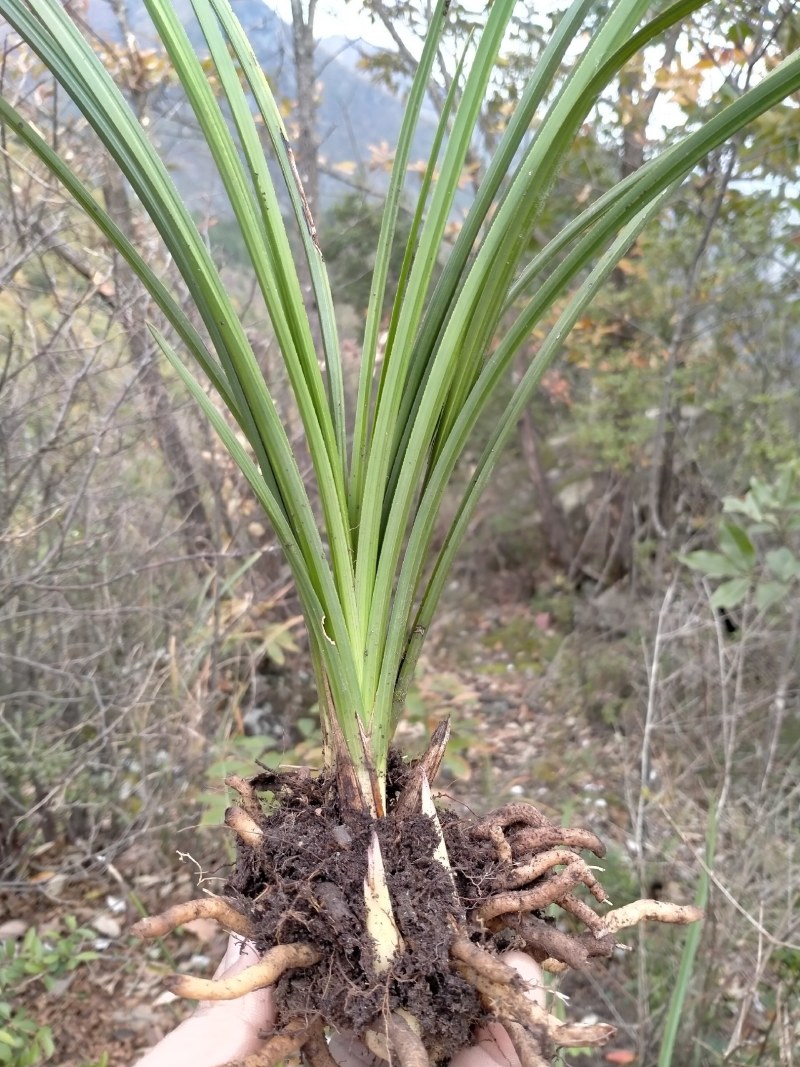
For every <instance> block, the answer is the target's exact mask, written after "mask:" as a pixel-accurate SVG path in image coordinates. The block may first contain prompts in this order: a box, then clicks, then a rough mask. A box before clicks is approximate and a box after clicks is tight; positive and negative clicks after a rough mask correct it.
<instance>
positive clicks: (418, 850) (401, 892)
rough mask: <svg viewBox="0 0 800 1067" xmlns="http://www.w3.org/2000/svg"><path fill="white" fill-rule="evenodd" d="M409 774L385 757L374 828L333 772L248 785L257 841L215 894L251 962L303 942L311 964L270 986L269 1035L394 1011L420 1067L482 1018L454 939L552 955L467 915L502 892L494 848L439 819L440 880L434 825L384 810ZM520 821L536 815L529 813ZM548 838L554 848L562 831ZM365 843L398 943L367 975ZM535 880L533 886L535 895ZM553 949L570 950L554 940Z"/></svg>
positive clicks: (360, 1022) (372, 1019) (504, 868)
mask: <svg viewBox="0 0 800 1067" xmlns="http://www.w3.org/2000/svg"><path fill="white" fill-rule="evenodd" d="M413 766H414V764H413V763H412V764H409V765H406V764H404V763H403V762H402V760H401V759H400V758H399V757H398V755H397V754H394V755H393V759H391V761H390V766H389V777H388V785H387V809H388V814H387V815H386V816H385V817H383V818H379V819H373V818H371V817H370V816H369V815H367V814H363V813H358V812H353V811H350V810H348V811H342V810H341V807H340V800H339V792H338V790H337V780H336V776H335V775H334V774H332V773H322V774H320V775H319V776H317V777H314V776H311V775H309V774H306V773H288V774H287V773H283V774H277V773H273V771H268V773H266V774H262V775H259V776H256V777H255V778H253V779H251V781H250V787H251V789H252V790H253V791H254V792H255V793H256V794H261V795H266V797H267V800H266V803H265V807H263V810H262V811H259V810H258V808H257V805H254V799H255V797H254V796H253V795H251V797H250V800H249V803H250V811H249V814H250V816H251V817H253V816H255V821H256V823H257V825H258V828H259V830H260V837H258V835H256V844H255V845H254V844H253V839H252V835H251V837H250V839H246V838H245V839H242V840H240V841H239V843H238V862H237V865H236V870H235V872H234V874H233V875H231V877H230V878H229V880H228V882H227V885H226V887H225V890H224V895H225V896H227V897H228V898H230V899H231V901H233V902H234V903H235V905H236V906H237V907H238V909H239V910H241V911H242V913H243V914H245V915H246V917H247V919H249V921H250V924H251V926H252V929H253V931H254V933H253V935H252V938H251V939H252V940H253V941H254V942H255V944H256V947H257V949H258V950H259V951H260V952H261V953H266V952H268V951H269V950H271V949H273V947H274V946H277V945H289V944H298V943H306V944H310V945H311V946H313V947H314V949H315V950H316V951H318V952H319V953H320V955H321V957H322V958H321V961H320V962H319V964H317V965H315V966H313V967H307V968H303V969H295V970H290V971H287V972H286V973H285V974H284V975H283V976H282V977H281V978H279V981H278V983H277V985H276V987H275V993H276V1005H277V1019H276V1026H275V1030H276V1031H281V1030H283V1029H284V1028H286V1026H287V1025H288V1024H290V1023H291V1022H292V1021H293V1020H306V1021H307V1020H310V1019H313V1018H316V1017H319V1016H321V1017H322V1018H323V1019H324V1021H325V1022H326V1023H327V1024H329V1025H332V1026H334V1028H335V1029H336V1030H339V1031H346V1032H352V1033H354V1034H356V1035H357V1036H363V1035H364V1034H365V1032H366V1031H368V1030H371V1029H372V1030H373V1029H374V1028H375V1023H377V1020H380V1019H381V1018H387V1017H388V1015H389V1014H391V1013H398V1012H399V1013H401V1014H402V1013H407V1016H413V1018H414V1019H415V1020H416V1022H417V1023H418V1025H419V1031H420V1037H421V1040H422V1042H423V1045H425V1047H426V1050H427V1052H428V1054H429V1056H430V1057H431V1060H432V1061H433V1062H438V1061H444V1060H445V1058H447V1057H449V1056H450V1055H451V1054H452V1050H453V1049H454V1048H462V1047H464V1046H465V1045H467V1044H468V1041H469V1039H470V1035H471V1034H473V1033H474V1030H475V1028H476V1026H479V1025H482V1024H485V1023H487V1022H490V1021H491V1020H492V1019H493V1018H494V1017H495V1016H494V1015H493V1014H492V1013H491V1012H489V1010H487V1009H486V1002H485V998H481V996H480V992H479V991H478V989H477V988H476V985H475V984H474V983H470V982H468V981H466V980H465V978H464V977H462V976H461V974H460V973H459V968H458V966H454V962H453V959H452V957H451V952H450V950H451V946H452V943H453V940H454V938H457V937H459V938H465V937H466V938H468V939H469V941H470V942H473V943H475V944H478V945H480V946H482V947H484V949H490V950H498V951H500V950H505V949H510V947H519V949H525V950H526V951H528V952H531V951H532V952H533V954H534V955H535V956H537V957H538V958H545V957H546V956H548V955H549V954H550V952H551V951H553V944H551V942H548V940H547V938H546V936H545V937H544V938H543V941H542V945H541V946H540V945H537V944H531V935H530V930H529V931H528V934H527V935H526V936H521V935H519V934H517V933H515V930H514V925H513V923H512V924H507V923H505V922H500V923H483V922H482V921H481V920H480V919H477V920H476V919H475V918H474V915H475V911H476V908H477V907H478V906H479V905H480V904H481V903H482V902H485V901H486V898H487V897H490V896H492V894H493V893H497V892H502V890H503V889H506V888H507V887H508V882H507V878H508V858H507V862H506V863H505V864H503V862H501V860H502V857H500V856H498V853H497V848H496V843H493V842H492V841H490V840H487V839H486V835H485V834H483V833H476V832H475V824H474V823H471V822H465V821H461V819H459V818H458V817H457V816H455V815H454V814H452V813H451V812H442V813H441V815H439V818H438V827H441V833H442V837H444V840H445V844H446V847H447V851H448V856H449V860H450V865H451V874H450V873H448V871H447V870H446V869H445V867H444V866H443V865H442V863H441V862H439V861H438V860H437V859H436V858H435V853H436V848H437V846H438V845H439V844H441V838H439V828H438V827H437V825H436V822H435V821H434V819H433V818H431V817H429V816H428V815H425V814H419V813H414V814H412V813H403V814H402V815H400V814H399V808H400V807H401V806H396V805H395V801H396V800H397V798H398V797H399V796H401V795H402V791H403V786H404V785H405V783H406V780H407V779H409V777H410V775H411V771H412V768H413ZM515 807H516V808H519V809H522V808H524V807H525V806H521V805H517V806H515ZM393 808H397V810H393ZM530 812H532V813H533V815H535V817H537V819H539V818H540V817H541V816H539V813H538V812H535V811H534V809H530ZM521 818H523V819H524V816H523V815H521ZM513 821H514V822H516V819H513ZM553 830H554V834H555V839H554V840H555V842H556V843H557V841H558V839H560V838H561V837H562V835H563V834H569V833H570V831H563V830H561V829H560V828H555V827H554V828H553ZM578 832H583V831H578ZM373 835H377V837H378V840H379V842H380V848H381V856H382V860H383V865H384V871H385V878H386V885H387V888H388V891H389V897H390V901H391V906H393V909H394V918H395V922H396V925H397V928H398V930H399V933H400V937H401V939H402V951H400V952H399V953H397V954H396V956H395V958H394V960H393V961H391V964H390V966H389V967H388V969H386V970H384V969H382V968H377V967H375V956H374V945H373V943H372V941H371V939H370V937H369V935H368V934H367V933H366V907H365V901H364V886H365V878H366V876H367V854H368V849H369V846H370V842H371V841H372V839H373ZM590 837H593V835H590ZM548 844H549V842H548ZM564 844H567V842H566V841H565V842H564ZM506 847H507V848H510V846H508V845H507V846H506ZM547 880H548V879H542V882H543V885H544V883H545V882H546V881H547ZM554 885H555V879H554ZM470 915H473V918H470ZM538 922H539V924H540V926H541V927H542V928H543V930H544V931H545V935H546V933H547V931H548V930H549V928H550V927H549V924H548V923H547V921H546V920H545V919H544V914H543V909H542V910H541V911H540V913H539V919H538ZM534 937H535V935H534ZM561 938H562V940H564V941H566V940H570V941H572V939H571V938H569V936H567V935H561ZM575 943H576V945H577V943H578V942H577V939H575ZM540 947H541V951H539V950H540ZM608 950H609V951H610V945H609V946H608ZM603 954H604V955H605V954H608V953H607V952H604V953H603ZM583 955H586V952H585V953H583ZM407 1016H406V1017H407Z"/></svg>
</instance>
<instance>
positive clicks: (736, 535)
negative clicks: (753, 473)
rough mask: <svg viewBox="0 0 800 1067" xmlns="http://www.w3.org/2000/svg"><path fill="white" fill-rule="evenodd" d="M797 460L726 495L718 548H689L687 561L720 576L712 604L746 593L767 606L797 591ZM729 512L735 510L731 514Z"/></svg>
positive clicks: (730, 602) (733, 602) (724, 604)
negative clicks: (771, 477) (739, 492)
mask: <svg viewBox="0 0 800 1067" xmlns="http://www.w3.org/2000/svg"><path fill="white" fill-rule="evenodd" d="M798 475H800V462H798V461H797V460H794V461H792V462H788V463H784V464H782V465H781V466H780V467H779V468H778V475H777V477H776V478H775V480H774V481H772V482H768V481H765V480H764V479H763V478H759V477H753V478H752V479H751V480H750V487H749V489H748V490H747V492H746V493H745V494H744V496H741V497H738V496H726V497H725V498H724V499H723V502H722V512H723V513H722V516H721V517H720V519H719V522H718V524H717V531H716V533H717V542H718V545H719V549H718V550H714V549H700V550H698V551H696V552H687V553H686V554H685V555H682V556H681V557H680V559H681V560H682V562H683V563H685V564H686V565H687V567H691V568H692V570H695V571H699V572H700V573H701V574H702V575H704V576H705V577H706V578H708V579H710V580H711V581H713V582H719V583H720V584H719V585H717V586H716V588H715V589H714V592H713V594H712V596H711V605H712V607H714V608H719V609H721V610H728V609H732V608H736V607H738V606H739V605H740V604H742V603H743V602H744V601H745V600H746V599H747V598H748V597H751V596H752V598H753V603H754V605H755V607H756V609H757V610H758V611H766V610H768V609H769V608H772V607H774V606H775V605H777V604H780V603H782V602H784V601H786V600H787V599H788V598H789V597H790V596H796V595H797V591H798V584H800V554H798V553H799V552H800V536H798V535H800V487H798ZM730 516H735V519H734V518H731V517H730Z"/></svg>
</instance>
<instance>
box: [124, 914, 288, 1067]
mask: <svg viewBox="0 0 800 1067" xmlns="http://www.w3.org/2000/svg"><path fill="white" fill-rule="evenodd" d="M257 961H258V953H257V952H256V950H255V949H254V948H253V946H252V945H251V944H250V943H249V942H247V941H243V940H242V938H240V937H235V936H233V935H231V937H230V938H229V940H228V948H227V950H226V952H225V955H224V956H223V958H222V962H221V963H220V965H219V967H218V968H217V971H216V974H215V975H214V977H215V978H223V977H224V978H230V977H232V976H233V975H235V974H239V972H240V971H242V970H244V969H245V968H246V967H249V966H251V965H252V964H253V963H256V962H257ZM274 1017H275V1009H274V1001H273V995H272V990H271V989H257V990H255V991H254V992H252V993H248V994H247V995H246V996H243V997H240V998H239V999H238V1000H223V1001H207V1002H204V1003H201V1004H200V1006H199V1007H198V1009H197V1011H196V1012H195V1013H194V1015H192V1016H191V1017H190V1018H188V1019H186V1020H184V1022H182V1023H181V1024H180V1026H178V1027H177V1028H176V1029H175V1030H173V1031H172V1032H171V1033H169V1034H167V1036H166V1037H165V1038H164V1039H163V1040H162V1041H159V1043H158V1044H157V1045H156V1046H155V1048H153V1049H151V1051H150V1052H148V1053H147V1054H146V1055H145V1056H144V1057H143V1058H142V1059H141V1060H139V1061H138V1062H137V1064H136V1065H135V1067H183V1065H184V1064H191V1065H192V1067H221V1065H222V1064H225V1063H229V1062H230V1061H232V1060H234V1061H235V1060H239V1059H242V1058H243V1057H244V1056H248V1055H249V1054H250V1053H251V1052H255V1051H257V1050H258V1048H259V1047H260V1046H261V1044H262V1039H261V1031H262V1030H263V1029H264V1028H265V1027H269V1026H270V1025H271V1024H272V1022H273V1020H274Z"/></svg>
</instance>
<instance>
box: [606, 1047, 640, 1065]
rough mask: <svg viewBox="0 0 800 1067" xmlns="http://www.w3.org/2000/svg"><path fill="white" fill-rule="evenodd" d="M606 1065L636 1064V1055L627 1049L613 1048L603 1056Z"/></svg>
mask: <svg viewBox="0 0 800 1067" xmlns="http://www.w3.org/2000/svg"><path fill="white" fill-rule="evenodd" d="M605 1060H606V1063H636V1053H635V1052H631V1050H630V1049H627V1048H615V1049H612V1050H611V1051H610V1052H607V1053H606V1055H605Z"/></svg>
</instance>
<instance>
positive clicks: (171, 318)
mask: <svg viewBox="0 0 800 1067" xmlns="http://www.w3.org/2000/svg"><path fill="white" fill-rule="evenodd" d="M0 123H2V124H3V125H5V126H7V127H8V129H10V130H13V131H14V133H15V134H16V135H17V137H19V138H20V140H22V141H23V142H24V143H25V144H26V145H27V146H28V147H29V148H30V149H31V150H32V151H33V152H34V153H35V154H36V155H37V156H38V158H39V159H40V160H41V161H42V163H44V165H45V166H46V167H47V168H48V170H49V171H50V172H51V174H53V176H54V177H55V178H57V179H58V181H60V182H61V184H62V185H63V186H64V188H65V189H66V191H67V192H68V193H69V195H70V196H71V197H72V199H73V200H74V201H75V203H76V204H77V205H78V206H79V207H80V208H81V209H82V210H83V211H84V213H85V214H86V215H87V216H88V217H89V219H90V220H91V221H92V222H93V223H94V224H95V225H96V226H97V228H98V229H99V230H100V232H101V233H102V234H104V236H105V237H106V238H107V239H108V240H109V242H110V243H111V244H112V245H113V247H114V248H115V249H116V251H117V252H118V253H119V255H120V256H122V258H123V259H124V260H125V262H126V263H127V264H128V266H129V267H130V268H131V269H132V270H133V272H134V273H135V274H136V276H137V277H138V278H139V279H140V281H141V282H142V284H143V285H144V287H145V288H146V289H147V291H148V293H149V294H150V296H151V297H152V298H153V301H154V302H155V303H156V305H157V306H158V307H159V309H160V310H161V311H162V312H163V314H164V316H165V317H166V319H167V321H168V322H169V323H170V325H171V326H172V327H173V329H174V330H175V332H176V333H177V334H178V336H179V337H180V339H181V340H182V341H183V343H184V344H185V345H186V347H187V348H188V349H189V351H190V352H191V354H192V356H193V357H194V359H195V360H197V363H198V364H199V365H200V367H201V369H202V370H203V373H204V374H205V375H206V376H207V377H208V379H209V381H210V382H211V384H212V385H213V387H214V389H215V390H216V391H217V393H218V394H219V395H220V397H221V398H222V401H223V403H224V404H225V406H226V407H227V408H228V410H229V411H230V412H231V414H232V415H233V416H234V418H235V419H236V420H237V422H238V423H239V424H240V426H241V428H242V429H243V430H244V429H245V427H244V426H243V425H242V415H241V412H240V411H239V408H238V405H237V402H236V399H235V397H234V395H233V393H231V391H230V389H229V387H228V382H227V379H226V377H225V375H224V373H223V371H222V368H221V367H220V365H219V363H218V362H217V361H216V359H215V358H214V356H213V355H212V354H211V353H210V352H209V350H208V348H207V347H206V345H205V343H204V341H203V339H202V337H201V336H200V334H199V333H198V332H197V330H196V329H195V328H194V326H193V325H192V323H191V322H190V321H189V319H188V318H187V316H186V314H185V313H184V311H183V309H182V308H181V307H180V305H179V304H178V303H177V301H176V300H175V298H174V297H173V295H172V293H170V291H169V290H168V289H167V287H166V286H165V285H164V283H163V282H162V281H161V279H160V278H159V277H158V275H157V274H156V273H155V271H153V270H152V268H151V267H149V266H148V265H147V263H146V262H145V261H144V260H143V259H142V257H141V256H140V255H139V253H138V251H137V250H136V248H135V247H134V246H133V244H132V243H131V242H130V240H129V239H128V237H127V235H126V234H125V233H124V232H123V231H122V230H121V229H120V227H119V226H118V225H117V224H116V223H115V222H114V220H113V219H112V218H111V216H110V215H109V214H108V212H107V211H106V210H105V209H104V208H103V207H101V205H100V204H99V203H98V201H97V199H96V198H95V197H94V196H93V195H92V192H91V190H89V189H88V188H87V187H86V186H85V185H84V183H83V182H82V181H81V179H80V178H79V177H78V176H77V174H75V172H74V171H72V170H71V169H70V168H69V167H68V166H67V164H66V163H65V162H64V161H63V160H62V159H61V158H60V157H59V156H58V155H57V154H56V153H55V152H54V151H53V150H52V148H51V147H50V145H49V144H48V143H47V142H46V141H45V140H44V139H43V138H42V137H40V136H39V134H38V133H37V132H36V130H35V129H34V128H33V126H31V124H30V123H29V122H28V121H27V119H25V118H24V117H23V116H22V115H20V114H19V112H18V111H17V110H16V109H15V108H14V107H12V105H11V104H9V103H8V101H6V100H5V99H4V98H3V97H1V96H0Z"/></svg>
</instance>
